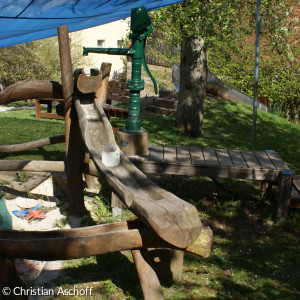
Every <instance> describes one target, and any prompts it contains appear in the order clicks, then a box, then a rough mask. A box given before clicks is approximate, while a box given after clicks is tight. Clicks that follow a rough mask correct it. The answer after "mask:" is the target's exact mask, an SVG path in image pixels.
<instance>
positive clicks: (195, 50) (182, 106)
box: [176, 38, 207, 137]
mask: <svg viewBox="0 0 300 300" xmlns="http://www.w3.org/2000/svg"><path fill="white" fill-rule="evenodd" d="M206 54H207V53H206V48H205V45H204V40H203V39H200V38H188V39H186V40H185V42H184V45H183V47H182V50H181V61H180V91H179V97H178V107H177V114H176V127H178V128H180V129H181V130H182V131H183V132H184V133H186V134H188V135H189V136H191V137H199V136H201V134H202V132H203V130H202V124H203V116H204V100H205V91H206V76H207V55H206Z"/></svg>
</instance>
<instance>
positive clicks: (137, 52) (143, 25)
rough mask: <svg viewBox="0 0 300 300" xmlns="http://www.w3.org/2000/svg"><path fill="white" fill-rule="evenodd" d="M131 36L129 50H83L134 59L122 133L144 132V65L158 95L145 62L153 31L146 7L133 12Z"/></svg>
mask: <svg viewBox="0 0 300 300" xmlns="http://www.w3.org/2000/svg"><path fill="white" fill-rule="evenodd" d="M130 29H131V34H130V36H129V38H130V39H131V41H132V43H131V46H130V47H129V48H85V47H84V48H83V55H88V53H105V54H112V55H126V56H131V57H132V73H131V79H129V80H128V81H127V88H128V89H129V90H130V102H129V114H128V119H127V121H126V126H125V127H124V128H122V129H121V130H122V131H126V132H143V131H145V129H143V128H142V127H141V120H140V92H141V90H143V89H144V80H143V79H142V78H141V73H142V65H143V66H144V69H145V71H146V73H147V75H148V76H149V77H150V79H151V80H152V82H153V84H154V90H155V93H156V94H157V84H156V81H155V79H154V77H153V76H152V74H151V73H150V71H149V68H148V66H147V64H146V60H145V44H146V39H147V36H148V35H149V34H150V33H151V32H152V31H153V25H152V22H151V19H150V16H149V14H148V12H147V10H146V8H145V7H144V6H142V7H139V8H135V9H132V10H131V25H130Z"/></svg>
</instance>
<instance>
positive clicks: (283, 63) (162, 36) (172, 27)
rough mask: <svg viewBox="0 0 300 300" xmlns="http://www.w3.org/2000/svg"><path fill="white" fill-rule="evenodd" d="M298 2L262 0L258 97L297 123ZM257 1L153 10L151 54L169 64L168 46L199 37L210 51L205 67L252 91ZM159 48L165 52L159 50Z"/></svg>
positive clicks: (299, 82) (299, 100)
mask: <svg viewBox="0 0 300 300" xmlns="http://www.w3.org/2000/svg"><path fill="white" fill-rule="evenodd" d="M298 7H299V6H298V1H297V0H283V1H272V0H263V1H262V9H261V35H260V65H259V97H266V98H268V99H269V100H270V101H271V103H272V108H273V111H274V112H275V113H277V114H278V115H280V116H283V117H286V118H287V119H291V120H294V121H295V122H298V119H299V108H300V89H299V85H300V58H299V57H300V45H299V8H298ZM255 14H256V1H254V0H247V1H238V0H233V1H196V0H188V1H185V2H181V3H178V4H176V5H171V6H168V7H165V8H162V9H160V10H158V11H156V12H154V13H153V15H152V19H153V23H154V32H153V36H154V37H153V40H152V41H151V42H150V43H149V45H148V46H149V47H151V52H153V53H154V55H156V53H158V54H157V55H158V56H159V57H163V60H167V61H168V63H169V65H171V64H172V63H174V62H177V61H178V59H179V54H178V53H177V55H175V54H174V53H173V52H172V51H171V50H170V49H172V46H174V45H175V46H178V45H181V46H182V45H183V43H184V41H185V39H186V38H188V37H191V36H199V37H201V38H203V39H205V43H206V47H207V48H208V49H209V57H208V64H209V69H210V70H211V71H212V72H213V73H214V74H215V75H217V76H218V77H220V78H221V79H222V80H223V81H225V82H227V83H229V84H231V85H232V86H234V87H235V88H237V89H239V90H242V91H243V92H245V93H247V94H249V95H250V96H252V95H253V81H254V58H255V57H254V55H255V49H254V44H255V26H256V24H255ZM161 48H163V49H164V51H161V50H160V49H161Z"/></svg>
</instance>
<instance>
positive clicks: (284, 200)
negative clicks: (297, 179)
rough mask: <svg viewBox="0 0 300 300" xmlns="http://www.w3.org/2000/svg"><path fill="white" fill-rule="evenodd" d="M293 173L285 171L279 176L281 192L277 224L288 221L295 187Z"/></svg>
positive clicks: (279, 194)
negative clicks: (293, 187) (292, 192)
mask: <svg viewBox="0 0 300 300" xmlns="http://www.w3.org/2000/svg"><path fill="white" fill-rule="evenodd" d="M293 175H294V174H293V172H292V171H290V170H283V171H281V172H280V175H279V192H278V200H277V222H282V221H285V220H286V219H287V216H288V210H289V206H290V201H291V191H292V186H293Z"/></svg>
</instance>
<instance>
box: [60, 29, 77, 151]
mask: <svg viewBox="0 0 300 300" xmlns="http://www.w3.org/2000/svg"><path fill="white" fill-rule="evenodd" d="M57 32H58V42H59V57H60V65H61V81H62V86H63V96H64V110H65V130H66V155H68V147H69V134H70V124H71V119H70V111H71V105H72V98H73V91H74V80H73V70H72V61H71V50H70V44H69V32H68V26H66V25H65V26H61V27H58V28H57Z"/></svg>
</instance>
